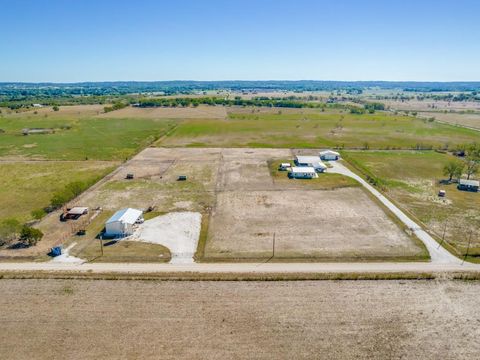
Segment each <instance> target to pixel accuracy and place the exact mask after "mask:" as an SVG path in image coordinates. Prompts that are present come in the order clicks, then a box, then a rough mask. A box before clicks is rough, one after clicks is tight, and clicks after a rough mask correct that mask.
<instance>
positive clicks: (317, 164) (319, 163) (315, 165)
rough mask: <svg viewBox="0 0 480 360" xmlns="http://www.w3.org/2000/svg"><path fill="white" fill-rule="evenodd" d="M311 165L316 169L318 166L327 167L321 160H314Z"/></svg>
mask: <svg viewBox="0 0 480 360" xmlns="http://www.w3.org/2000/svg"><path fill="white" fill-rule="evenodd" d="M312 165H313V167H314V168H315V169H318V168H322V169H326V168H327V165H325V164H324V163H323V162H321V161H317V162H314V163H313V164H312Z"/></svg>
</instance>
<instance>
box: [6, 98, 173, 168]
mask: <svg viewBox="0 0 480 360" xmlns="http://www.w3.org/2000/svg"><path fill="white" fill-rule="evenodd" d="M72 108H73V109H72ZM72 108H70V107H68V106H64V107H61V108H60V111H58V112H55V111H52V110H51V109H46V108H42V109H39V110H37V114H35V113H34V111H27V112H21V113H10V114H9V113H3V112H2V114H1V115H0V129H2V130H3V132H0V157H3V158H9V159H32V158H33V159H37V160H42V159H47V160H125V159H126V158H128V157H130V156H132V155H133V154H135V153H137V152H138V151H140V150H141V149H143V148H144V147H146V146H147V145H149V144H150V143H152V142H153V141H155V140H157V139H158V138H160V137H161V136H162V135H163V134H165V133H166V132H167V131H168V130H169V129H171V128H172V127H173V126H174V125H175V123H174V122H173V121H169V120H165V119H151V118H99V117H97V114H100V110H99V108H98V106H91V105H86V106H75V107H72ZM28 128H30V129H31V128H48V129H53V131H54V133H51V134H30V135H27V136H24V135H23V134H22V130H23V129H28Z"/></svg>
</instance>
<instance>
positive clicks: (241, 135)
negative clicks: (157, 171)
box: [157, 107, 478, 149]
mask: <svg viewBox="0 0 480 360" xmlns="http://www.w3.org/2000/svg"><path fill="white" fill-rule="evenodd" d="M475 139H478V133H477V132H475V131H474V130H469V129H464V128H458V127H452V126H450V125H445V124H440V123H438V122H429V121H427V120H422V119H418V118H416V117H412V116H404V115H394V114H392V113H387V112H379V113H376V114H364V115H355V114H350V113H349V112H346V111H343V110H328V111H325V112H322V111H321V110H318V109H315V110H313V109H294V110H292V109H271V108H270V109H252V108H250V109H249V108H238V109H237V108H234V107H232V108H229V109H228V118H226V119H225V120H219V119H202V120H199V119H185V120H182V121H181V122H180V124H179V126H178V127H177V128H176V129H175V130H174V131H173V132H170V133H169V134H168V136H167V137H166V138H162V139H161V140H160V141H158V142H157V144H158V145H159V146H174V147H264V148H319V147H336V148H342V147H345V148H357V149H360V148H371V149H400V148H402V149H415V148H418V147H420V148H422V147H444V146H445V145H448V146H452V147H454V146H456V145H458V144H463V143H468V142H472V141H474V140H475Z"/></svg>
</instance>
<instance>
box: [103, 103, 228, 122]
mask: <svg viewBox="0 0 480 360" xmlns="http://www.w3.org/2000/svg"><path fill="white" fill-rule="evenodd" d="M97 117H99V118H109V119H112V118H116V119H121V118H125V119H132V118H137V119H225V118H226V117H227V111H226V108H225V107H223V106H206V105H200V106H198V107H177V108H164V107H157V108H137V107H130V106H129V107H126V108H123V109H121V110H116V111H112V112H108V113H103V114H100V115H98V116H97Z"/></svg>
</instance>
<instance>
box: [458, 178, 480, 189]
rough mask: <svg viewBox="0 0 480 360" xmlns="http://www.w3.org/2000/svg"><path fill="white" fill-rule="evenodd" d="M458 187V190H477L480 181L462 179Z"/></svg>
mask: <svg viewBox="0 0 480 360" xmlns="http://www.w3.org/2000/svg"><path fill="white" fill-rule="evenodd" d="M457 188H458V190H464V191H473V192H477V191H478V189H479V188H480V181H478V180H465V179H460V181H459V182H458V186H457Z"/></svg>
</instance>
